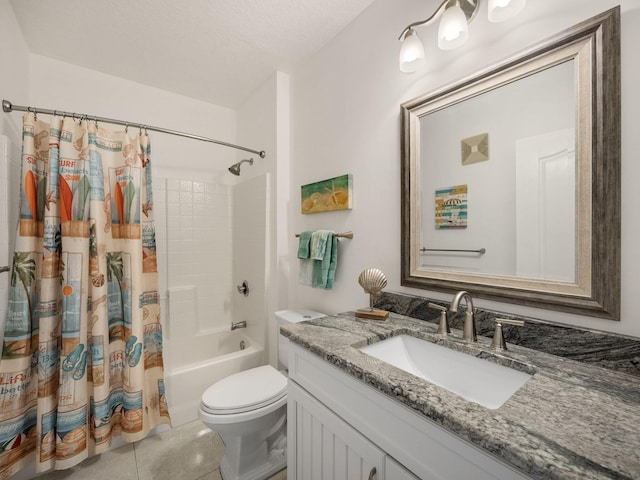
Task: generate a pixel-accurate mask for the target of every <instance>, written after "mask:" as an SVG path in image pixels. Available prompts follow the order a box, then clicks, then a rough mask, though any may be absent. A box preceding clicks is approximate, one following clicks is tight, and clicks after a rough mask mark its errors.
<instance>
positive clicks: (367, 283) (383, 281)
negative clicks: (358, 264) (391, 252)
mask: <svg viewBox="0 0 640 480" xmlns="http://www.w3.org/2000/svg"><path fill="white" fill-rule="evenodd" d="M358 283H359V284H360V286H361V287H362V288H363V289H364V291H365V293H368V294H369V295H377V294H378V293H380V292H381V291H382V289H383V288H384V287H386V286H387V277H386V276H385V275H384V273H382V270H379V269H377V268H367V269H366V270H364V271H363V272H362V273H361V274H360V276H359V277H358Z"/></svg>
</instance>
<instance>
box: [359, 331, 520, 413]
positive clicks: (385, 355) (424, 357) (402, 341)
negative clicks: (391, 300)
mask: <svg viewBox="0 0 640 480" xmlns="http://www.w3.org/2000/svg"><path fill="white" fill-rule="evenodd" d="M360 351H362V352H364V353H366V354H367V355H371V356H373V357H375V358H377V359H379V360H382V361H384V362H386V363H388V364H390V365H393V366H394V367H397V368H399V369H401V370H404V371H405V372H409V373H411V374H413V375H415V376H417V377H421V378H423V379H425V380H426V381H428V382H430V383H434V384H436V385H438V386H440V387H443V388H446V389H447V390H449V391H450V392H453V393H455V394H457V395H460V396H461V397H462V398H464V399H465V400H469V401H471V402H475V403H478V404H480V405H482V406H484V407H487V408H490V409H496V408H499V407H500V406H501V405H502V404H503V403H504V402H506V401H507V400H508V399H509V398H510V397H511V396H512V395H513V394H514V393H516V392H517V391H518V389H519V388H520V387H522V385H524V384H525V383H526V382H527V380H529V379H530V378H531V375H529V374H528V373H524V372H521V371H519V370H515V369H513V368H510V367H505V366H503V365H498V364H496V363H493V362H490V361H488V360H484V359H481V358H477V357H474V356H472V355H469V354H466V353H463V352H459V351H457V350H452V349H450V348H446V347H442V346H440V345H437V344H435V343H431V342H429V341H427V340H421V339H419V338H415V337H411V336H409V335H399V336H397V337H391V338H388V339H386V340H383V341H381V342H378V343H374V344H371V345H367V346H366V347H362V348H360Z"/></svg>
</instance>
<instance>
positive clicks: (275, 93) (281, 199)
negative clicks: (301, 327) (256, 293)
mask: <svg viewBox="0 0 640 480" xmlns="http://www.w3.org/2000/svg"><path fill="white" fill-rule="evenodd" d="M289 116H290V112H289V76H288V75H287V74H285V73H282V72H275V73H274V75H273V76H272V77H271V78H269V79H268V80H267V81H266V82H265V83H264V84H263V85H262V86H261V87H260V88H258V89H257V90H256V91H255V92H254V93H253V94H252V95H251V96H250V97H249V98H248V99H247V100H246V101H245V103H244V104H243V106H242V107H241V108H240V109H239V110H238V143H240V144H242V145H247V146H249V147H251V148H255V149H256V150H264V151H265V152H266V155H265V157H264V158H263V159H261V158H259V157H258V156H257V155H250V154H244V153H241V154H240V156H242V157H243V158H248V157H247V155H248V156H250V157H253V158H254V164H253V166H252V167H250V166H248V165H247V164H244V165H243V167H242V170H241V175H240V179H239V181H241V182H245V181H246V179H247V178H249V179H250V178H253V177H256V176H258V175H262V174H264V173H268V174H269V177H268V186H267V187H268V188H267V191H268V194H267V198H266V201H267V205H266V215H267V218H266V220H267V241H266V245H265V250H266V252H267V256H266V264H265V272H266V275H265V280H266V283H265V285H263V286H261V288H262V289H263V291H264V292H265V294H266V305H265V307H266V308H265V311H264V312H263V315H264V317H265V319H266V338H267V341H266V345H265V349H266V351H267V360H268V362H269V363H271V364H272V365H274V366H275V365H277V349H276V345H277V338H278V337H277V335H278V330H277V323H276V321H275V317H274V315H273V312H275V311H277V310H279V309H282V308H287V306H288V300H287V296H286V295H287V294H288V291H289V290H288V285H287V283H286V279H287V278H288V272H289V257H288V251H287V247H288V241H287V240H288V239H289V237H290V233H289V231H288V230H287V209H288V204H289V189H288V185H289V161H290V152H289V151H290V136H289V131H290V128H289ZM260 207H261V206H258V205H256V208H260ZM242 221H251V220H250V219H248V218H245V219H242ZM243 270H244V269H242V268H240V269H235V270H234V272H235V274H236V279H237V280H238V282H241V281H242V280H241V278H240V277H241V276H242V275H245V274H246V272H243ZM283 279H284V280H283Z"/></svg>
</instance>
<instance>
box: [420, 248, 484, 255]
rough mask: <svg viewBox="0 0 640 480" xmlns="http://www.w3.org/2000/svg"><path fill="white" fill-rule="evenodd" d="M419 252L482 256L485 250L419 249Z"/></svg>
mask: <svg viewBox="0 0 640 480" xmlns="http://www.w3.org/2000/svg"><path fill="white" fill-rule="evenodd" d="M420 251H421V252H465V253H479V254H480V255H484V254H485V253H486V252H487V250H486V249H485V248H479V249H478V250H456V249H453V248H424V247H422V248H421V249H420Z"/></svg>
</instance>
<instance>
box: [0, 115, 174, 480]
mask: <svg viewBox="0 0 640 480" xmlns="http://www.w3.org/2000/svg"><path fill="white" fill-rule="evenodd" d="M21 182H22V185H21V198H20V223H19V225H18V232H17V238H16V252H15V254H14V257H13V265H12V270H11V283H10V291H9V306H8V307H9V308H8V315H7V322H6V329H5V334H4V338H3V343H2V358H1V360H0V452H1V453H0V478H7V477H8V476H10V475H12V474H14V473H15V472H16V471H18V470H19V469H20V468H22V467H23V466H24V465H25V464H26V462H30V461H34V460H35V462H36V465H37V471H39V472H40V471H45V470H49V469H51V468H56V469H64V468H69V467H72V466H74V465H76V464H77V463H79V462H81V461H82V460H83V459H85V458H87V457H88V456H90V455H93V454H95V453H100V452H103V451H106V450H108V449H109V446H110V441H111V439H112V438H113V437H114V436H116V435H122V437H123V438H124V439H125V440H127V441H131V442H133V441H137V440H140V439H141V438H143V437H144V436H145V435H146V434H147V433H148V432H149V430H150V429H151V428H153V427H154V426H156V425H159V424H163V423H169V422H170V420H169V413H168V409H167V404H166V399H165V394H164V381H163V361H162V331H161V327H160V305H159V295H158V274H157V268H156V248H155V230H154V225H153V216H152V214H153V196H152V190H151V167H150V142H149V137H148V136H147V135H142V133H141V134H140V135H138V136H136V137H134V138H130V137H129V135H128V134H127V133H126V132H112V131H108V130H106V129H104V128H100V127H99V126H98V125H96V123H95V122H92V121H86V120H84V121H81V122H78V121H77V120H75V119H72V118H59V117H53V118H52V119H51V123H50V124H47V123H45V122H43V121H39V120H37V119H36V118H35V115H34V114H33V113H28V114H26V115H25V116H24V124H23V148H22V175H21Z"/></svg>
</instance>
